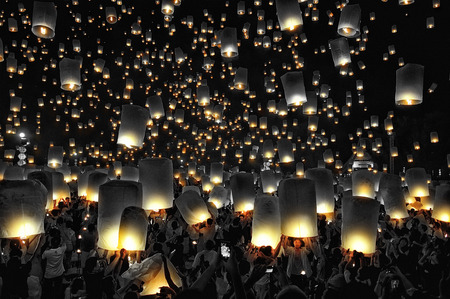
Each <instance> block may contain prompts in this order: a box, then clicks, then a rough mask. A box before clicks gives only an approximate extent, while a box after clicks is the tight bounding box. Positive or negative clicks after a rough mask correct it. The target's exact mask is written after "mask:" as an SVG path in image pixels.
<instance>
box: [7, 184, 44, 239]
mask: <svg viewBox="0 0 450 299" xmlns="http://www.w3.org/2000/svg"><path fill="white" fill-rule="evenodd" d="M46 202H47V190H46V189H45V187H44V186H43V185H42V184H41V183H40V182H38V181H35V180H24V181H2V182H0V206H1V209H0V238H19V237H20V238H28V237H29V236H32V235H37V234H43V233H44V232H45V231H44V217H45V204H46Z"/></svg>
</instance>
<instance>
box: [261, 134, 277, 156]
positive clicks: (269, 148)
mask: <svg viewBox="0 0 450 299" xmlns="http://www.w3.org/2000/svg"><path fill="white" fill-rule="evenodd" d="M262 155H263V158H265V159H272V158H273V157H274V155H275V154H274V148H273V142H272V140H271V139H266V140H264V143H263V146H262Z"/></svg>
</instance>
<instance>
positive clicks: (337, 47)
mask: <svg viewBox="0 0 450 299" xmlns="http://www.w3.org/2000/svg"><path fill="white" fill-rule="evenodd" d="M330 49H331V56H332V57H333V62H334V66H344V65H347V64H349V63H350V62H351V57H350V47H349V45H348V41H347V39H346V38H345V37H340V38H337V39H334V40H332V41H330Z"/></svg>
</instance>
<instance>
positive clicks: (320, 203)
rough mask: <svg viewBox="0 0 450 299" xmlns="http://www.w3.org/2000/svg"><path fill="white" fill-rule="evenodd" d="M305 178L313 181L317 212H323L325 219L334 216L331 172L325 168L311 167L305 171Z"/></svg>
mask: <svg viewBox="0 0 450 299" xmlns="http://www.w3.org/2000/svg"><path fill="white" fill-rule="evenodd" d="M305 178H307V179H310V180H312V181H314V184H315V190H316V201H317V213H318V214H325V215H326V216H327V219H333V218H334V217H333V216H334V186H333V173H332V172H331V170H329V169H326V168H312V169H308V170H306V172H305Z"/></svg>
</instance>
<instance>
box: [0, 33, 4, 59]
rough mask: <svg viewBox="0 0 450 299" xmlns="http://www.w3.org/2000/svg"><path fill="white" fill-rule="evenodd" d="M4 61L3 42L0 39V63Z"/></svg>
mask: <svg viewBox="0 0 450 299" xmlns="http://www.w3.org/2000/svg"><path fill="white" fill-rule="evenodd" d="M4 60H5V52H4V50H3V41H2V39H1V38H0V62H3V61H4Z"/></svg>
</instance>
